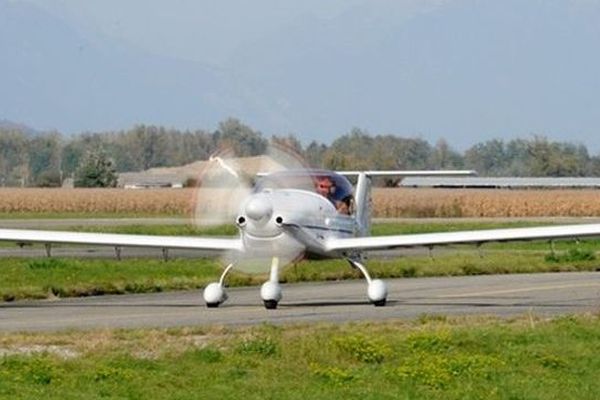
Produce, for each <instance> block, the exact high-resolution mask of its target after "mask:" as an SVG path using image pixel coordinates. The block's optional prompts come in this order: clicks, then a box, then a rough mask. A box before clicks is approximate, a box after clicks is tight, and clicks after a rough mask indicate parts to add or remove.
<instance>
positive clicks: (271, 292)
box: [260, 257, 282, 310]
mask: <svg viewBox="0 0 600 400" xmlns="http://www.w3.org/2000/svg"><path fill="white" fill-rule="evenodd" d="M281 296H282V295H281V286H280V285H279V258H278V257H273V260H272V261H271V275H270V277H269V280H268V281H267V282H265V283H263V285H262V287H261V288H260V297H261V298H262V300H263V303H264V305H265V308H266V309H267V310H274V309H276V308H277V304H278V303H279V301H280V300H281Z"/></svg>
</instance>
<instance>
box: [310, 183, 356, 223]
mask: <svg viewBox="0 0 600 400" xmlns="http://www.w3.org/2000/svg"><path fill="white" fill-rule="evenodd" d="M315 188H316V191H317V193H318V194H320V195H321V196H323V197H325V198H327V200H329V201H330V202H331V203H332V204H333V205H334V206H335V208H336V210H337V211H338V213H340V214H345V215H350V206H351V204H350V203H351V196H349V198H345V199H343V200H341V201H340V200H336V199H335V198H334V196H333V195H334V194H335V191H336V187H335V184H334V182H333V181H332V179H331V178H330V177H328V176H322V177H318V178H317V179H316V182H315Z"/></svg>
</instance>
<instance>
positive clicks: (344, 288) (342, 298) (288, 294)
mask: <svg viewBox="0 0 600 400" xmlns="http://www.w3.org/2000/svg"><path fill="white" fill-rule="evenodd" d="M387 282H388V284H389V289H390V294H389V297H388V305H386V306H385V307H374V306H372V305H370V304H369V303H368V302H367V301H366V285H365V283H364V281H342V282H323V283H304V284H293V285H283V296H284V298H283V300H282V302H281V303H280V306H279V308H278V309H277V310H265V309H264V308H263V306H262V302H261V300H260V297H259V290H260V289H259V288H258V287H246V288H233V289H229V290H228V293H229V300H228V301H227V302H226V303H225V304H223V305H222V306H221V307H220V308H218V309H207V308H206V307H205V306H204V304H203V301H202V296H201V293H200V291H190V292H172V293H157V294H141V295H121V296H101V297H88V298H76V299H60V300H44V301H17V302H12V303H0V330H1V331H56V330H67V329H94V328H141V327H152V328H165V327H177V326H203V325H249V324H260V323H272V324H284V323H309V322H328V323H339V322H347V321H359V320H360V321H381V320H387V319H411V318H417V317H419V316H421V315H425V314H444V315H464V314H490V315H497V316H502V317H509V316H514V315H520V314H524V313H534V314H535V315H561V314H568V313H578V312H599V311H600V272H571V273H550V274H549V273H546V274H518V275H487V276H467V277H440V278H411V279H395V280H388V281H387Z"/></svg>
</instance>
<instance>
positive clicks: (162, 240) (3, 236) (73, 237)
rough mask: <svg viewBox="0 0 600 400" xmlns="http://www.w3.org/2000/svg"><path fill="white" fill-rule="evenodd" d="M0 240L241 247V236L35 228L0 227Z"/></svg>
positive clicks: (122, 245) (203, 248)
mask: <svg viewBox="0 0 600 400" xmlns="http://www.w3.org/2000/svg"><path fill="white" fill-rule="evenodd" d="M0 240H1V241H11V242H16V243H47V244H54V243H59V244H91V245H102V246H116V247H117V246H118V247H153V248H168V249H191V250H215V251H227V250H237V251H241V250H242V249H243V244H242V240H241V238H208V237H190V236H153V235H123V234H116V233H83V232H62V231H36V230H25V229H0Z"/></svg>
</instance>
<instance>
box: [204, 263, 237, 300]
mask: <svg viewBox="0 0 600 400" xmlns="http://www.w3.org/2000/svg"><path fill="white" fill-rule="evenodd" d="M231 268H233V263H231V264H229V265H228V266H227V268H225V270H224V271H223V273H222V274H221V278H220V279H219V282H213V283H210V284H209V285H208V286H206V288H204V293H203V294H202V296H203V297H204V301H205V302H206V307H208V308H217V307H219V305H221V304H222V303H224V302H225V300H227V292H225V286H224V285H223V282H224V281H225V277H226V276H227V274H228V273H229V271H231Z"/></svg>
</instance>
